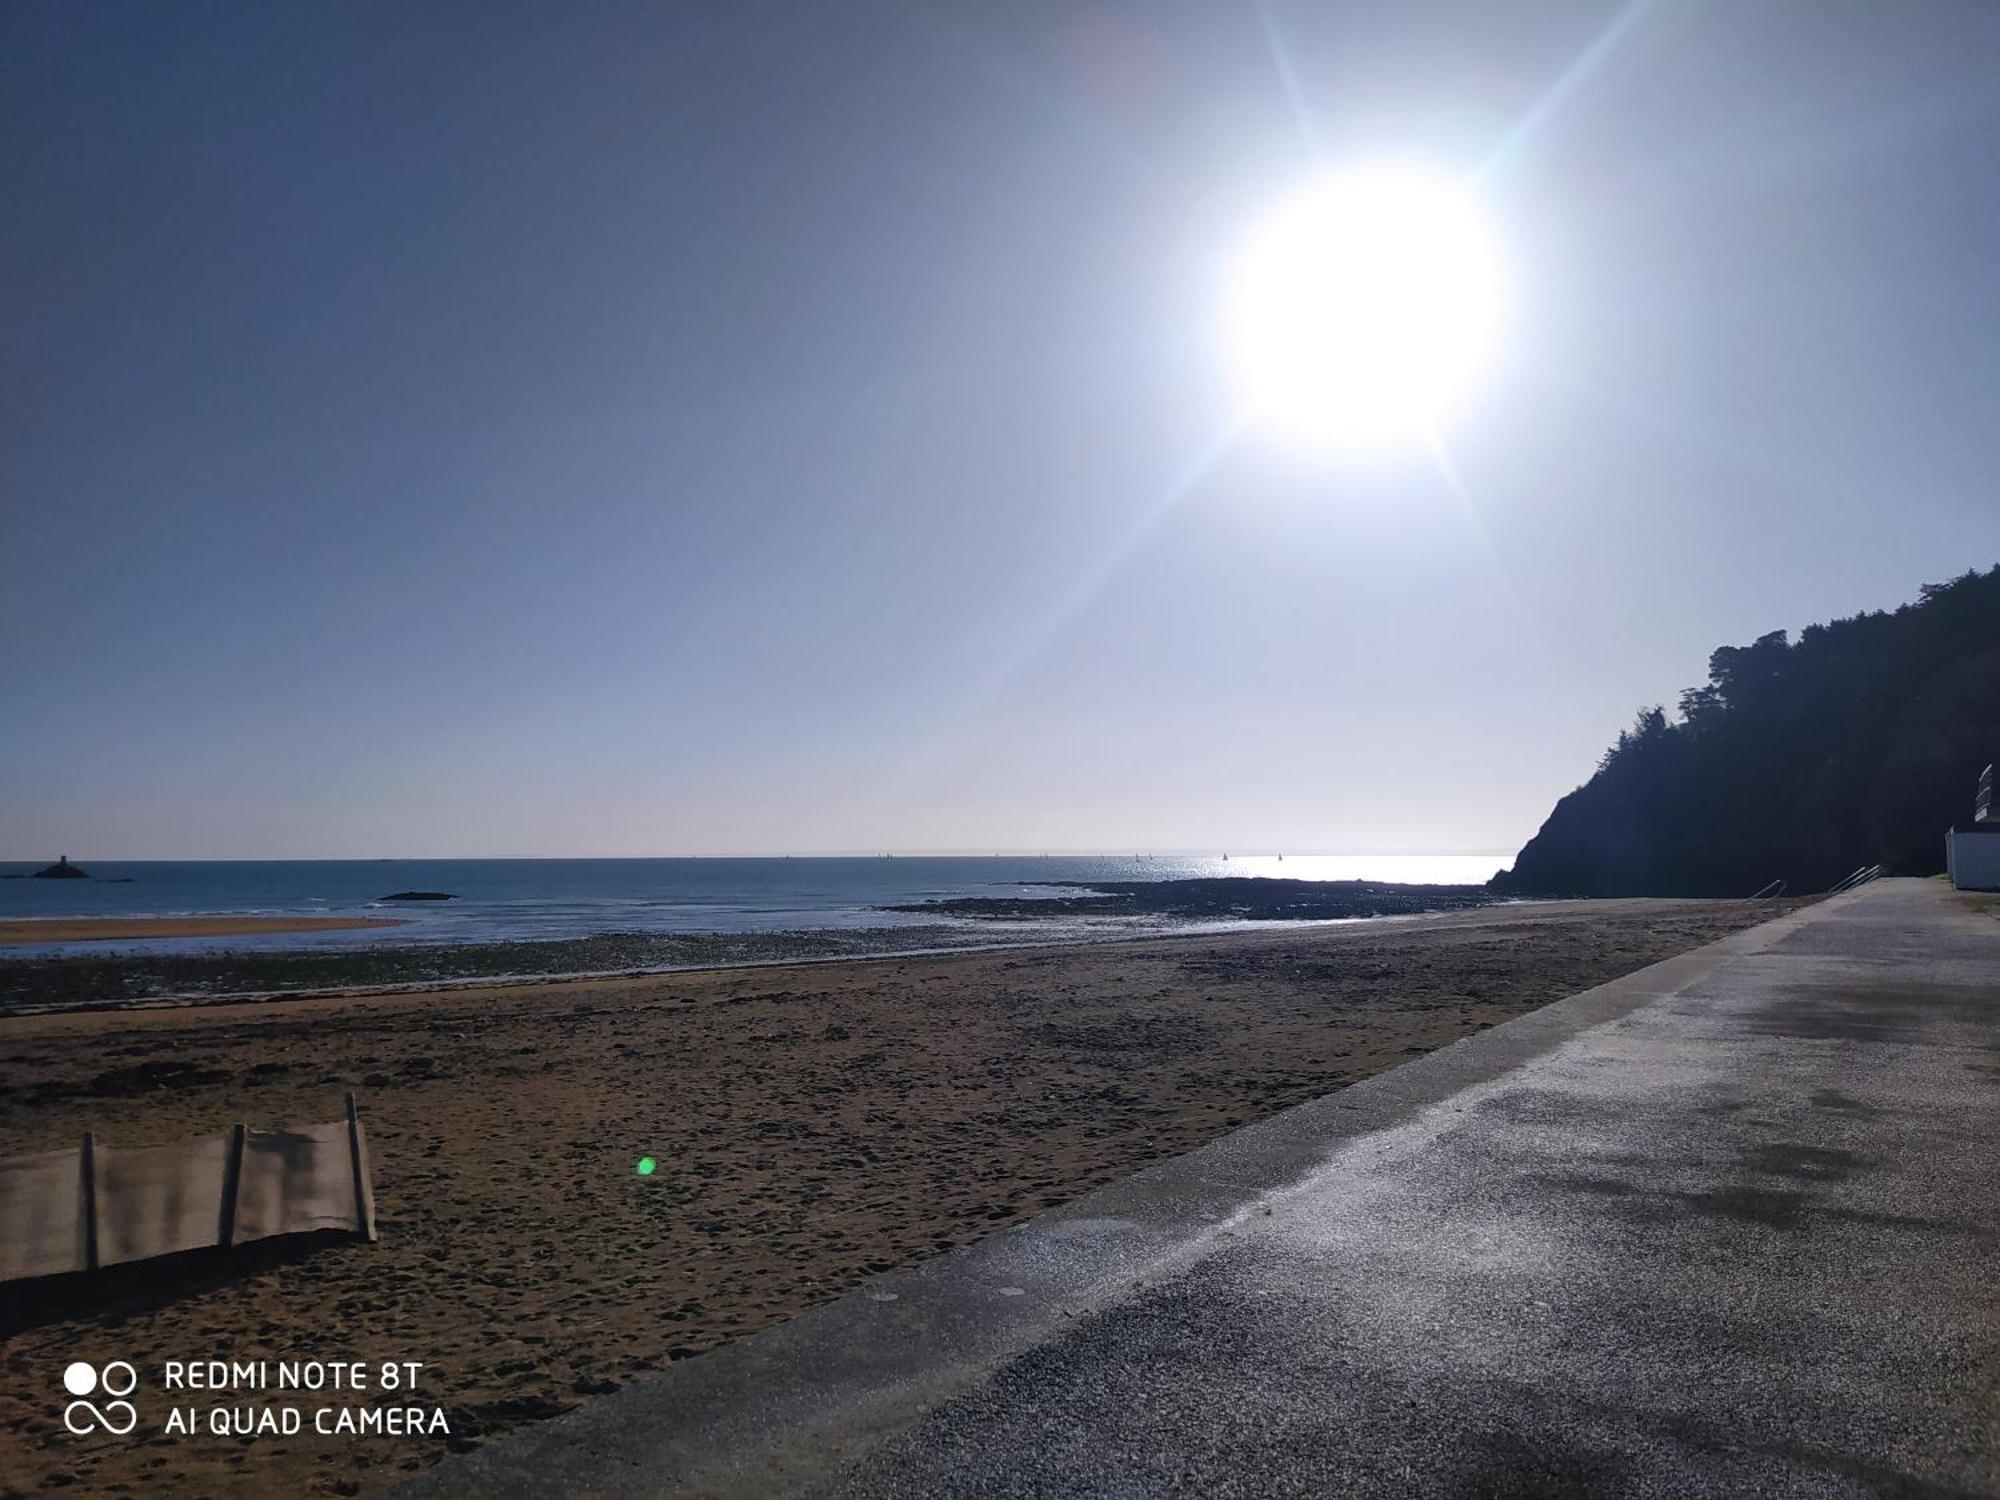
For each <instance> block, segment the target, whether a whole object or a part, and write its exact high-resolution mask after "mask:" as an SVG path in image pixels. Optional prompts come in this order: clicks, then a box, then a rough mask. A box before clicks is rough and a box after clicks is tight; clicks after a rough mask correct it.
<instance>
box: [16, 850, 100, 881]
mask: <svg viewBox="0 0 2000 1500" xmlns="http://www.w3.org/2000/svg"><path fill="white" fill-rule="evenodd" d="M28 878H29V879H30V880H88V879H90V876H89V875H88V874H87V873H86V872H84V871H83V870H80V869H78V868H77V867H76V866H75V865H73V864H71V863H70V862H69V856H68V855H67V854H65V855H64V856H63V857H62V858H61V859H59V860H57V861H56V862H55V863H54V864H52V865H44V866H43V867H42V868H41V869H39V870H37V871H35V873H34V874H32V875H30V876H29V877H28Z"/></svg>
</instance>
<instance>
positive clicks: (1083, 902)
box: [882, 876, 1496, 921]
mask: <svg viewBox="0 0 2000 1500" xmlns="http://www.w3.org/2000/svg"><path fill="white" fill-rule="evenodd" d="M1033 883H1034V884H1036V885H1046V886H1051V887H1054V888H1056V889H1061V890H1071V891H1077V892H1079V894H1077V895H1071V896H956V897H951V898H949V899H944V900H937V901H919V902H914V903H911V904H909V905H903V906H887V907H884V908H882V909H883V910H884V911H897V912H916V913H919V914H921V915H925V916H948V917H986V918H992V919H998V920H1003V921H1011V920H1019V921H1034V920H1036V919H1038V918H1045V917H1096V916H1112V917H1115V916H1161V917H1190V918H1193V917H1206V918H1218V917H1233V918H1237V919H1239V920H1249V921H1313V920H1326V919H1331V918H1338V917H1396V916H1408V915H1412V914H1414V913H1417V912H1427V911H1458V910H1462V909H1464V908H1466V907H1472V906H1485V905H1486V904H1487V903H1489V902H1491V901H1493V900H1495V899H1496V898H1495V896H1494V895H1493V893H1492V892H1490V891H1488V890H1487V889H1486V888H1485V887H1483V886H1476V885H1391V884H1388V883H1386V882H1383V881H1377V880H1268V879H1261V878H1257V877H1250V876H1231V877H1223V878H1219V879H1207V880H1107V881H1102V882H1093V883H1091V884H1089V885H1077V884H1076V883H1075V882H1070V881H1054V880H1048V881H1035V882H1033Z"/></svg>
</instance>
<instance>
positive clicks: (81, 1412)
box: [62, 1359, 139, 1437]
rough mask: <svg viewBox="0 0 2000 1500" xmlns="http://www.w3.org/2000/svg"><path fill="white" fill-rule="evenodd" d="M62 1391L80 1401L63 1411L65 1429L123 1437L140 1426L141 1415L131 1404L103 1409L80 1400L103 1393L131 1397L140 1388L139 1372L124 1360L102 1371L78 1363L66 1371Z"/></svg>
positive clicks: (111, 1403) (112, 1404)
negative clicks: (104, 1432) (100, 1431)
mask: <svg viewBox="0 0 2000 1500" xmlns="http://www.w3.org/2000/svg"><path fill="white" fill-rule="evenodd" d="M62 1383H63V1389H64V1390H66V1391H68V1392H69V1393H70V1394H71V1395H72V1396H75V1397H78V1398H79V1399H77V1400H75V1401H72V1402H70V1404H69V1405H68V1406H66V1407H64V1408H63V1426H65V1427H67V1428H68V1429H69V1430H70V1431H71V1432H74V1433H78V1434H82V1433H86V1432H94V1431H96V1430H97V1429H98V1428H100V1427H102V1428H103V1429H104V1430H105V1431H106V1432H109V1433H114V1434H116V1435H117V1436H119V1437H123V1436H124V1435H125V1434H126V1433H128V1432H130V1431H131V1430H132V1429H133V1428H134V1427H136V1426H138V1425H139V1412H138V1409H137V1408H136V1407H134V1406H133V1405H132V1403H131V1402H130V1401H120V1400H110V1401H106V1402H105V1403H104V1405H103V1406H102V1407H100V1406H98V1404H97V1403H96V1402H94V1401H86V1400H83V1399H81V1398H83V1397H86V1396H90V1395H92V1394H94V1393H96V1392H98V1391H102V1392H103V1393H104V1394H105V1395H106V1396H111V1397H119V1396H129V1395H131V1394H132V1392H133V1391H135V1390H137V1389H138V1387H139V1372H138V1371H137V1370H135V1369H133V1368H132V1366H131V1365H129V1364H127V1363H126V1362H125V1361H124V1360H122V1359H114V1360H112V1361H111V1363H109V1364H108V1365H106V1366H105V1367H104V1368H103V1369H102V1370H99V1369H98V1368H97V1367H96V1366H95V1365H93V1364H91V1363H90V1362H89V1361H88V1360H81V1359H80V1360H78V1361H76V1363H74V1364H72V1365H70V1366H69V1367H68V1368H67V1369H65V1370H64V1371H63V1375H62Z"/></svg>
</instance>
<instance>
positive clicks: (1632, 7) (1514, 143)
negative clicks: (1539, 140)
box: [1473, 0, 1658, 180]
mask: <svg viewBox="0 0 2000 1500" xmlns="http://www.w3.org/2000/svg"><path fill="white" fill-rule="evenodd" d="M1656 4H1658V0H1629V3H1628V4H1627V5H1626V6H1625V8H1624V9H1623V10H1621V11H1619V13H1618V14H1617V15H1615V16H1613V17H1612V18H1611V22H1610V24H1609V25H1607V26H1606V27H1605V28H1604V29H1603V30H1602V31H1600V32H1599V33H1598V34H1597V36H1596V37H1595V38H1593V39H1592V41H1591V43H1590V45H1589V46H1587V47H1585V48H1584V49H1583V51H1582V52H1580V53H1578V54H1577V56H1576V58H1575V60H1574V61H1572V62H1571V63H1570V65H1569V66H1568V67H1567V68H1564V69H1563V70H1562V72H1561V74H1560V75H1558V77H1557V78H1556V81H1555V82H1554V83H1552V84H1550V85H1549V86H1548V87H1547V88H1546V89H1544V90H1542V94H1541V97H1540V98H1538V99H1537V100H1535V102H1534V103H1533V104H1532V105H1530V106H1529V107H1528V111H1527V113H1526V114H1524V115H1522V116H1521V118H1520V119H1518V120H1516V121H1515V122H1514V127H1513V129H1511V130H1509V131H1508V132H1507V134H1506V136H1505V137H1503V138H1502V140H1501V141H1500V144H1499V145H1497V146H1495V147H1494V148H1493V150H1492V151H1491V152H1490V153H1488V155H1487V157H1486V160H1485V162H1484V163H1483V164H1482V165H1481V166H1480V168H1479V170H1478V171H1477V172H1475V173H1474V174H1473V176H1474V178H1475V180H1478V179H1484V178H1487V177H1491V176H1493V175H1494V174H1495V173H1497V172H1498V171H1499V170H1500V169H1501V168H1502V167H1504V166H1505V165H1506V164H1507V163H1508V162H1509V161H1510V160H1511V159H1512V158H1513V157H1514V155H1515V153H1517V152H1518V151H1519V150H1520V149H1521V147H1522V146H1523V145H1524V144H1526V142H1527V140H1528V137H1529V136H1531V135H1533V134H1534V133H1535V132H1536V131H1538V130H1540V129H1541V128H1542V126H1543V125H1545V124H1546V123H1547V122H1548V119H1549V116H1551V115H1552V114H1554V113H1555V112H1556V110H1558V109H1559V108H1561V107H1562V105H1563V104H1564V103H1565V102H1566V101H1567V100H1568V99H1569V96H1570V95H1571V94H1574V93H1575V92H1576V91H1577V89H1579V88H1580V87H1582V85H1583V83H1584V81H1585V80H1586V79H1588V78H1589V77H1590V75H1591V74H1592V73H1594V72H1596V71H1597V68H1598V66H1599V65H1600V64H1601V63H1602V62H1603V61H1604V60H1605V59H1606V58H1607V57H1609V56H1610V55H1611V54H1612V53H1613V52H1615V51H1616V50H1617V49H1618V46H1619V44H1620V43H1622V42H1623V41H1624V40H1625V38H1626V37H1627V36H1628V35H1629V34H1630V33H1631V31H1632V28H1633V27H1635V26H1637V25H1638V24H1639V22H1640V21H1642V20H1643V19H1645V17H1646V16H1647V14H1648V13H1649V12H1651V11H1652V9H1653V8H1654V6H1655V5H1656Z"/></svg>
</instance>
